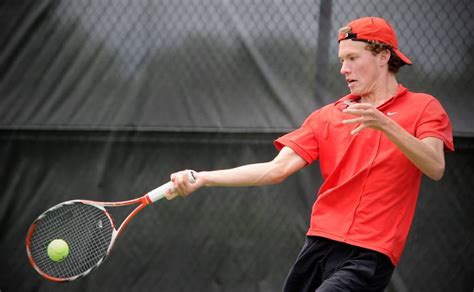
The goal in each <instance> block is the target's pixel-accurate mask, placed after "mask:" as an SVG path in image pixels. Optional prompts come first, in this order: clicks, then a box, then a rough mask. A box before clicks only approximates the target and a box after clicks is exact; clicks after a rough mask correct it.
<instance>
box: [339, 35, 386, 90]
mask: <svg viewBox="0 0 474 292" xmlns="http://www.w3.org/2000/svg"><path fill="white" fill-rule="evenodd" d="M366 46H367V43H365V42H360V41H352V40H343V41H341V42H340V43H339V60H340V61H341V74H343V75H344V76H345V79H346V82H347V85H348V87H349V90H350V91H351V93H352V94H353V95H357V96H363V95H364V96H365V95H370V94H371V93H373V92H374V91H375V90H376V87H377V80H379V78H380V76H381V73H382V70H381V66H380V64H381V62H380V56H379V55H380V54H379V55H376V56H374V55H373V54H372V52H371V51H369V50H367V49H366V48H365V47H366Z"/></svg>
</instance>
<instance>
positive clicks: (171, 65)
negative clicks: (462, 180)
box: [0, 0, 474, 136]
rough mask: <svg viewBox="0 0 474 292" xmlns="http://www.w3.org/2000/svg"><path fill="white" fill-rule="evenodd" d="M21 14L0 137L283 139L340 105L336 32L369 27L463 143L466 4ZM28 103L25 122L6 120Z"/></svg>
mask: <svg viewBox="0 0 474 292" xmlns="http://www.w3.org/2000/svg"><path fill="white" fill-rule="evenodd" d="M8 2H12V3H13V2H14V1H6V2H5V3H8ZM24 3H25V4H23V6H24V7H27V8H28V9H29V10H28V11H29V12H24V11H23V12H22V11H20V12H22V13H19V12H16V13H15V11H14V10H15V9H19V8H18V7H21V5H19V4H15V5H12V4H10V5H7V4H5V6H7V7H8V8H9V9H10V10H12V11H10V13H8V11H9V10H8V9H4V10H3V12H0V13H3V14H4V15H5V18H4V19H8V16H10V18H11V19H12V21H9V22H7V21H5V23H4V32H5V33H3V34H0V37H1V39H3V40H4V41H3V42H2V44H0V46H1V48H2V52H3V54H2V56H0V57H3V58H0V61H2V64H3V66H2V68H3V70H2V72H0V74H1V73H3V74H2V75H3V76H4V78H3V82H2V83H0V93H1V94H2V95H3V96H6V98H4V99H3V100H2V101H1V102H0V105H1V106H2V108H4V109H5V108H10V111H5V113H3V114H2V115H1V116H2V118H1V119H0V125H2V126H3V127H5V126H10V125H24V126H25V125H26V126H28V125H31V124H36V125H40V124H42V125H50V126H68V125H69V126H71V127H87V126H94V127H96V128H98V127H99V128H100V127H111V128H114V127H115V128H120V127H130V126H136V127H139V126H143V127H154V129H163V128H167V127H168V128H170V129H174V130H176V129H180V128H183V127H185V128H188V129H191V130H192V129H197V130H203V129H219V130H222V131H224V132H225V131H232V129H241V131H253V132H262V131H266V132H282V131H288V130H290V129H293V128H295V127H297V126H298V125H299V124H300V123H301V122H302V121H303V119H304V118H305V117H306V116H307V115H308V114H309V113H311V112H312V111H313V110H314V109H315V108H317V107H320V106H322V105H324V104H327V103H329V102H332V101H334V100H336V99H338V98H339V97H341V96H343V95H345V94H347V88H346V87H345V86H344V80H343V77H342V75H341V74H339V69H340V65H339V61H338V57H337V50H338V43H337V35H338V29H339V28H340V27H342V26H344V25H345V24H346V23H347V22H348V21H350V20H352V19H354V18H357V17H361V16H367V15H375V16H381V17H384V18H386V19H387V20H389V22H391V23H392V24H393V26H394V27H395V29H396V31H397V32H398V37H399V47H400V48H401V50H402V51H403V52H404V53H405V54H406V55H408V56H409V57H410V58H411V59H412V60H413V62H414V64H413V65H412V66H408V67H407V68H402V71H401V73H400V74H399V80H400V81H401V82H402V83H403V84H404V85H405V86H407V87H408V88H410V89H412V90H413V91H423V92H427V93H430V94H432V95H434V96H436V97H437V98H439V99H440V100H441V102H442V103H443V105H444V106H445V108H446V109H447V111H448V113H450V114H451V119H452V122H453V125H454V130H455V132H456V135H461V136H472V134H473V133H474V122H473V121H472V119H471V114H470V109H472V108H474V99H473V98H472V94H471V93H472V92H473V83H472V82H471V80H472V78H473V76H474V69H473V68H474V65H473V56H474V53H473V48H474V46H473V40H474V4H473V2H472V1H469V0H456V1H447V0H442V1H438V0H427V1H406V0H394V1H388V0H384V1H377V2H374V1H345V0H344V1H342V0H341V1H330V0H319V1H316V0H294V1H284V0H272V1H261V0H244V1H231V0H225V1H224V0H201V1H197V0H192V1H184V0H175V1H158V0H137V1H130V0H97V1H86V0H75V1H72V0H62V1H61V0H49V1H37V2H34V3H30V4H26V3H27V2H26V1H25V2H24ZM24 7H23V9H24ZM31 7H34V8H31ZM12 16H13V17H12ZM14 17H17V19H15V18H14ZM24 19H26V20H29V21H25V20H24ZM28 33H30V34H31V37H30V36H29V35H28ZM22 34H23V37H22ZM27 37H29V38H28V39H26V38H27ZM0 76H1V75H0ZM19 79H24V83H23V84H24V86H23V87H21V88H17V87H15V85H16V84H17V80H19ZM31 99H34V100H35V101H36V102H37V104H38V105H37V108H36V111H35V112H26V113H25V111H24V110H23V109H22V108H20V107H19V108H18V109H14V110H12V108H15V107H14V106H15V104H22V105H24V104H26V103H28V102H31ZM22 100H23V102H22V103H21V102H19V101H22ZM165 103H166V104H167V106H166V107H165V106H163V104H165ZM460 104H462V106H460ZM24 107H25V106H23V108H24ZM104 108H107V109H109V111H108V112H106V113H104V112H103V111H100V110H99V109H102V110H103V109H104ZM183 108H188V109H192V110H186V111H185V112H184V114H183V112H182V109H183ZM52 109H56V111H55V112H54V113H52ZM151 109H154V111H152V110H151ZM58 113H65V114H63V115H62V116H61V115H60V114H58ZM137 116H140V117H142V118H141V119H139V118H137ZM173 120H175V121H176V120H177V122H174V123H173V122H171V121H173Z"/></svg>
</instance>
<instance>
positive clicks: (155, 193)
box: [146, 170, 196, 203]
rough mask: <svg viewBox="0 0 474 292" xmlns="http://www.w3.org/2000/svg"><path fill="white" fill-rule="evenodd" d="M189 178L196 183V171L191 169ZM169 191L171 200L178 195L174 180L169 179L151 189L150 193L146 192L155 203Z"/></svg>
mask: <svg viewBox="0 0 474 292" xmlns="http://www.w3.org/2000/svg"><path fill="white" fill-rule="evenodd" d="M188 179H189V182H190V183H194V182H195V181H196V176H195V173H194V171H192V170H189V173H188ZM167 193H171V197H170V198H169V199H170V200H172V199H174V198H176V197H177V196H178V193H177V192H175V188H174V183H173V182H172V181H169V182H167V183H165V184H164V185H161V186H159V187H157V188H156V189H154V190H151V191H150V192H148V194H146V196H148V198H149V199H150V201H151V202H153V203H154V202H156V201H158V200H161V199H163V198H164V197H165V195H166V194H167Z"/></svg>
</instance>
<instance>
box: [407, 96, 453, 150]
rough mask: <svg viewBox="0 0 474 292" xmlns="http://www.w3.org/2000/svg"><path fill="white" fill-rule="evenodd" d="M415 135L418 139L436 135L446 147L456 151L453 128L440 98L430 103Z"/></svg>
mask: <svg viewBox="0 0 474 292" xmlns="http://www.w3.org/2000/svg"><path fill="white" fill-rule="evenodd" d="M415 136H416V137H417V138H418V139H420V140H421V139H423V138H426V137H435V138H438V139H441V140H442V141H443V142H444V149H445V150H450V151H454V143H453V130H452V127H451V122H450V120H449V117H448V115H447V114H446V112H445V111H444V109H443V106H442V105H441V104H440V103H439V101H438V100H436V99H433V100H432V101H430V102H429V103H428V105H427V106H426V108H425V110H424V111H423V114H422V116H421V118H420V120H419V122H418V126H417V128H416V132H415Z"/></svg>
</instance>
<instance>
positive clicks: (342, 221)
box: [275, 85, 454, 265]
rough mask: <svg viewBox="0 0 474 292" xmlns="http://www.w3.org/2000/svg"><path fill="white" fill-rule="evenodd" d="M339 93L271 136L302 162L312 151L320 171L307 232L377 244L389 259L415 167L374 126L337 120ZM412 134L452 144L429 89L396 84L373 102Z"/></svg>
mask: <svg viewBox="0 0 474 292" xmlns="http://www.w3.org/2000/svg"><path fill="white" fill-rule="evenodd" d="M358 99H359V97H357V96H353V95H350V94H349V95H347V96H345V97H343V98H342V99H340V100H339V101H337V102H335V103H332V104H329V105H327V106H324V107H322V108H321V109H319V110H317V111H315V112H313V113H312V114H311V115H310V116H309V117H308V118H307V119H306V121H305V122H304V123H303V125H302V126H301V127H300V128H299V129H297V130H295V131H293V132H291V133H288V134H286V135H284V136H282V137H280V138H278V139H277V140H275V146H276V147H277V149H278V150H280V149H281V148H283V147H284V146H288V147H290V148H291V149H293V150H294V151H295V152H296V153H298V155H300V156H301V157H302V158H303V159H304V160H306V162H307V163H308V164H310V163H312V162H313V161H314V160H316V159H319V165H320V168H321V174H322V176H323V179H324V183H323V184H322V186H321V188H320V190H319V192H318V195H317V200H316V202H315V203H314V205H313V210H312V213H311V224H310V227H309V230H308V233H307V234H308V235H315V236H322V237H326V238H329V239H333V240H337V241H341V242H346V243H348V244H352V245H356V246H361V247H364V248H368V249H372V250H376V251H379V252H381V253H383V254H386V255H387V256H389V257H390V259H391V261H392V263H393V264H394V265H397V264H398V262H399V260H400V256H401V254H402V250H403V247H404V245H405V241H406V238H407V235H408V231H409V229H410V225H411V222H412V219H413V214H414V211H415V206H416V200H417V197H418V192H419V188H420V181H421V171H420V170H419V169H418V168H417V167H416V166H415V165H414V164H413V163H412V162H411V161H410V160H408V158H407V157H406V156H405V155H404V154H403V153H402V152H401V151H400V150H399V149H398V148H397V146H396V145H395V144H393V143H392V142H391V141H390V140H389V139H388V138H387V137H386V136H385V135H384V134H383V133H382V131H379V130H375V129H370V128H366V129H364V130H362V131H361V132H359V133H358V134H356V135H351V134H350V132H351V130H353V129H355V128H356V127H357V125H354V124H353V125H345V124H342V120H345V119H352V118H354V116H353V115H349V114H346V113H343V112H342V110H343V109H345V108H346V107H347V103H348V101H355V102H356V101H357V100H358ZM377 109H378V110H380V111H381V112H383V113H384V114H386V115H387V116H388V117H389V118H391V119H392V120H394V121H395V122H397V123H398V124H399V125H401V126H402V127H403V128H404V129H405V130H406V131H407V132H408V133H410V134H411V135H413V136H415V137H416V138H418V139H423V138H426V137H436V138H439V139H441V140H442V141H443V142H444V145H445V150H451V151H453V150H454V145H453V140H452V129H451V123H450V121H449V118H448V116H447V114H446V112H445V111H444V109H443V107H442V106H441V104H440V103H439V102H438V100H436V99H435V98H434V97H433V96H431V95H428V94H423V93H413V92H410V91H408V90H407V89H406V88H404V87H403V86H402V85H399V87H398V91H397V94H396V95H395V96H394V97H392V98H390V99H389V100H387V101H386V102H385V103H383V104H382V105H380V106H379V107H378V108H377Z"/></svg>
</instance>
